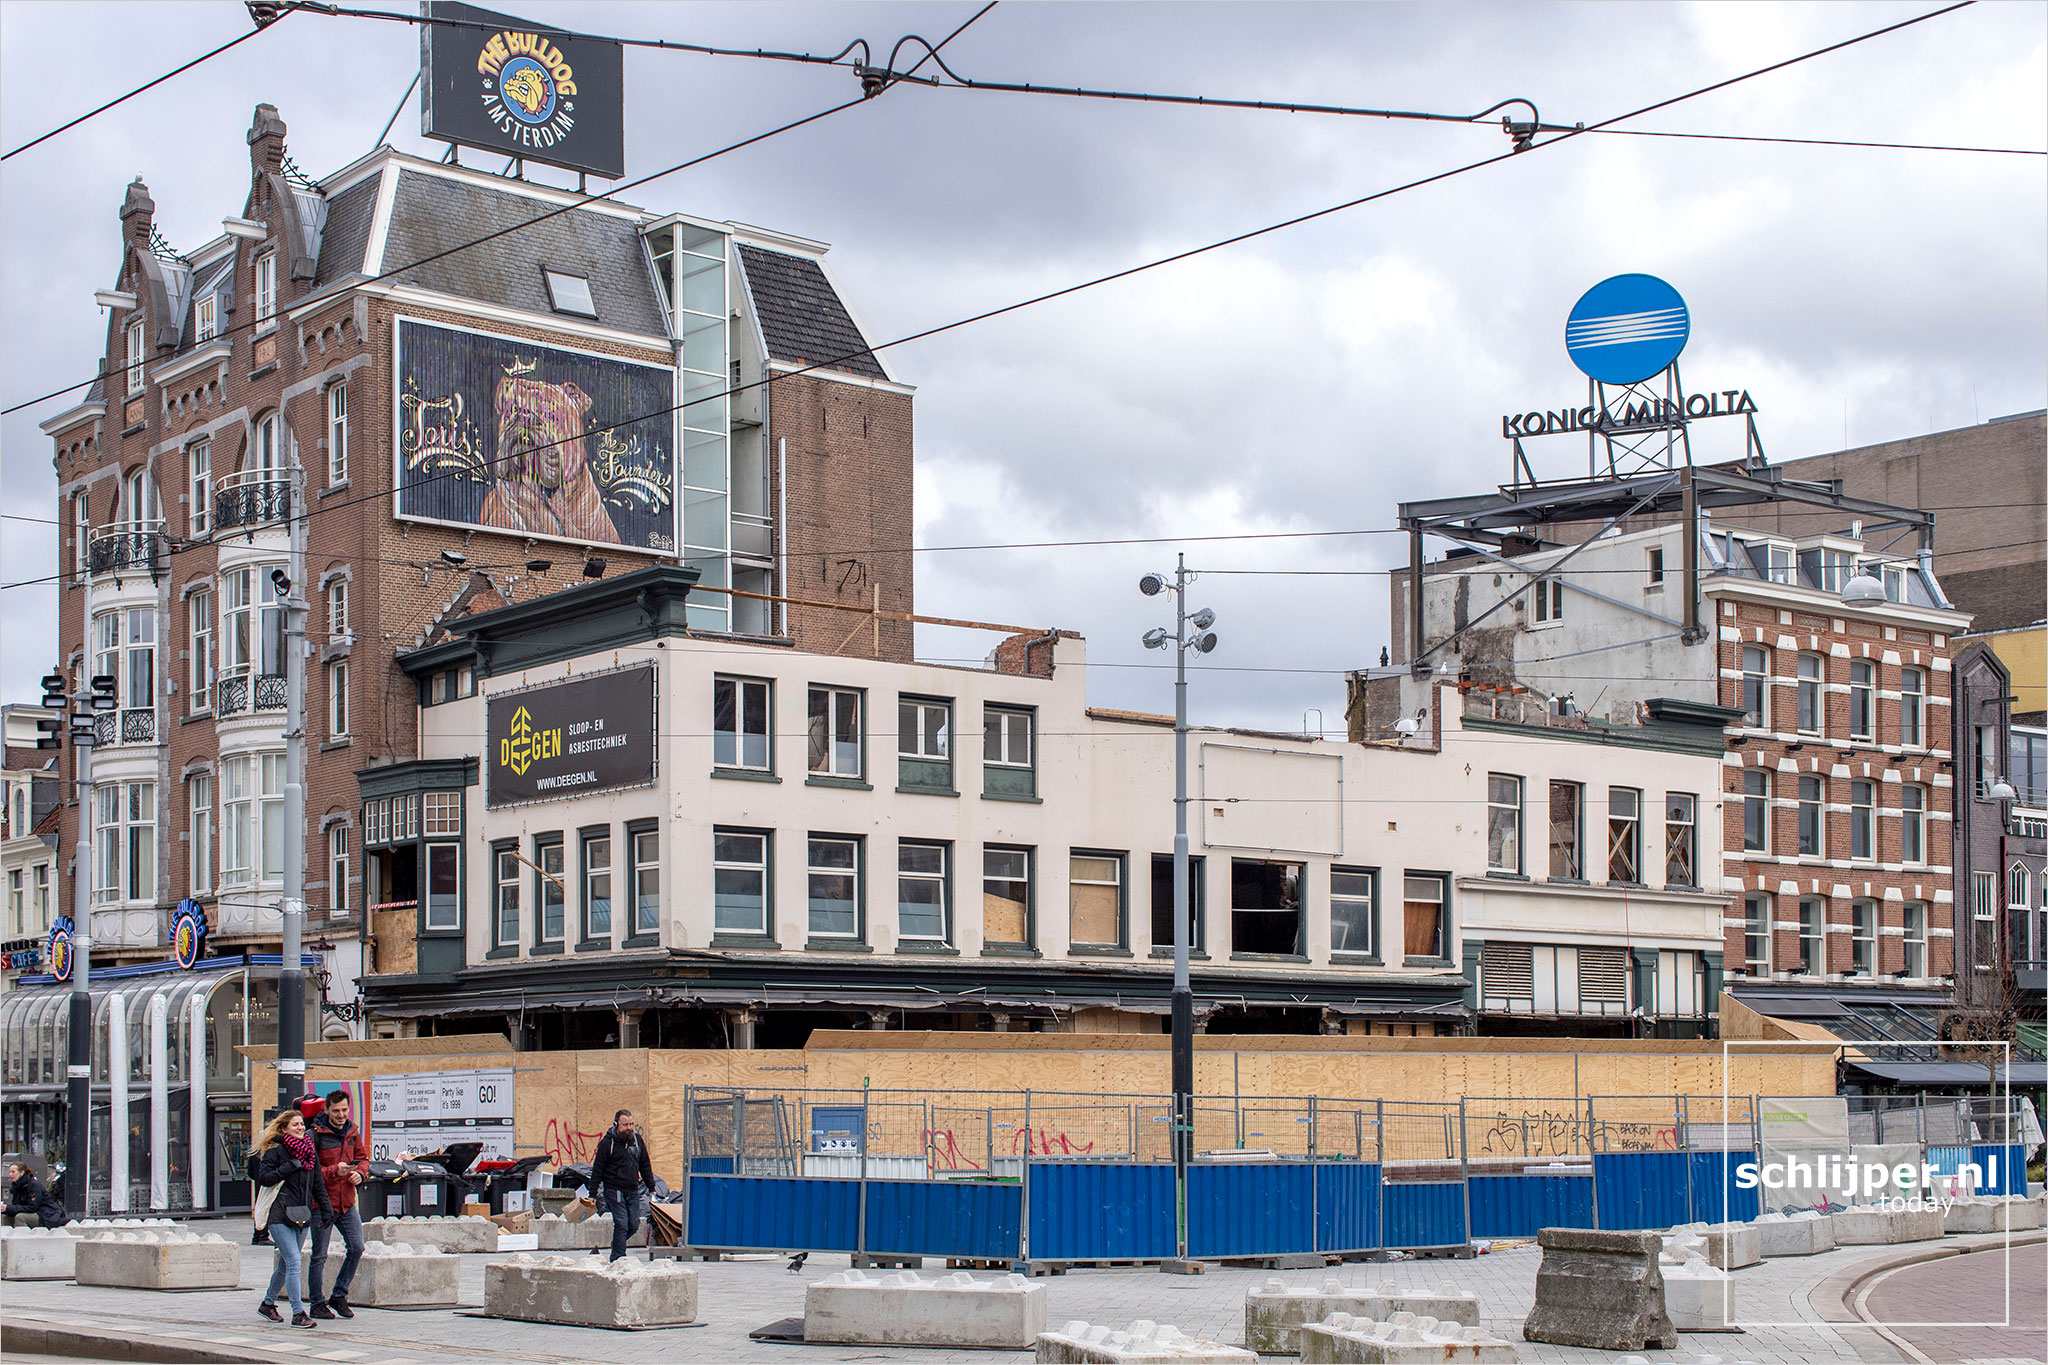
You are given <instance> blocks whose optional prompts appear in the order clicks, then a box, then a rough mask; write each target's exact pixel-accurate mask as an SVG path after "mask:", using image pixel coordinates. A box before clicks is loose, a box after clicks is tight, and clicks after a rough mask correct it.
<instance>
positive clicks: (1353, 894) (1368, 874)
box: [1330, 867, 1380, 957]
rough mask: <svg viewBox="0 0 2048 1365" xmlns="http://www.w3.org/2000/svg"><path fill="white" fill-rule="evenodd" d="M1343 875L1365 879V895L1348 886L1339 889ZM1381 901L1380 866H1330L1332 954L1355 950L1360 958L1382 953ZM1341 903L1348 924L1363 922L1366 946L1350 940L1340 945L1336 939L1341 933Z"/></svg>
mask: <svg viewBox="0 0 2048 1365" xmlns="http://www.w3.org/2000/svg"><path fill="white" fill-rule="evenodd" d="M1340 877H1358V878H1362V879H1364V881H1365V892H1364V894H1363V895H1360V894H1359V893H1358V892H1357V891H1356V890H1354V889H1351V888H1349V887H1347V888H1346V889H1345V890H1343V891H1339V890H1338V889H1337V888H1338V880H1337V879H1338V878H1340ZM1379 900H1380V874H1379V869H1378V868H1373V867H1332V868H1331V869H1330V951H1331V952H1332V953H1354V954H1357V955H1359V956H1361V957H1378V956H1379V947H1380V945H1379ZM1339 906H1343V907H1345V909H1346V911H1347V916H1346V924H1347V927H1348V926H1349V925H1351V924H1362V925H1363V930H1364V938H1365V943H1364V945H1363V946H1360V945H1358V944H1356V943H1349V942H1347V943H1345V944H1344V946H1342V947H1339V946H1338V944H1337V940H1338V938H1339V937H1340V935H1339V934H1338V932H1337V925H1338V917H1337V912H1338V907H1339Z"/></svg>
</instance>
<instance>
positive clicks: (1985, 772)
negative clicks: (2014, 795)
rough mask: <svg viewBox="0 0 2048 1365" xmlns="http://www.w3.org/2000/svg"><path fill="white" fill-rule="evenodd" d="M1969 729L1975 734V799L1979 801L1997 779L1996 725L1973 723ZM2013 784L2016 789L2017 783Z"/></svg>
mask: <svg viewBox="0 0 2048 1365" xmlns="http://www.w3.org/2000/svg"><path fill="white" fill-rule="evenodd" d="M1971 729H1972V730H1974V731H1975V732H1976V735H1977V799H1978V800H1980V801H1981V800H1984V799H1985V797H1986V795H1987V794H1988V793H1989V792H1990V790H1991V786H1992V784H1993V783H1995V782H1997V781H1998V727H1997V726H1996V725H1975V726H1972V727H1971ZM2013 786H2014V790H2018V786H2019V784H2018V783H2014V784H2013Z"/></svg>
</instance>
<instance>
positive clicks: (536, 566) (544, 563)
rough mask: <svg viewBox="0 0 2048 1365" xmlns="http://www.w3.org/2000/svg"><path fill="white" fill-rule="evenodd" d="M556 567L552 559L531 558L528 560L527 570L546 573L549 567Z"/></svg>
mask: <svg viewBox="0 0 2048 1365" xmlns="http://www.w3.org/2000/svg"><path fill="white" fill-rule="evenodd" d="M554 567H555V565H554V562H553V561H552V560H547V559H529V560H527V561H526V571H527V572H528V573H546V572H547V571H548V570H549V569H552V568H554Z"/></svg>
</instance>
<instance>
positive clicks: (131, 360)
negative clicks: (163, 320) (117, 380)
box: [121, 318, 149, 398]
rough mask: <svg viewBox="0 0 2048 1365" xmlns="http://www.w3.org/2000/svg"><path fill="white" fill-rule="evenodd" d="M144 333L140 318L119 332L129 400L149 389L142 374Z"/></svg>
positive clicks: (145, 358)
mask: <svg viewBox="0 0 2048 1365" xmlns="http://www.w3.org/2000/svg"><path fill="white" fill-rule="evenodd" d="M146 331H147V329H146V327H145V325H144V323H143V320H142V319H141V318H136V319H135V320H134V321H133V322H131V323H129V324H128V325H127V326H126V327H124V328H123V329H122V330H121V337H122V342H121V344H122V346H123V348H124V358H125V359H126V361H127V364H126V366H125V368H126V370H127V372H128V396H129V397H130V398H133V397H134V396H135V395H136V394H138V393H141V392H142V391H143V390H144V389H146V388H148V387H149V381H148V379H147V378H146V377H145V376H144V374H143V368H144V362H145V361H146V360H147V359H148V355H147V353H146V351H145V348H144V344H143V343H144V336H145V334H146Z"/></svg>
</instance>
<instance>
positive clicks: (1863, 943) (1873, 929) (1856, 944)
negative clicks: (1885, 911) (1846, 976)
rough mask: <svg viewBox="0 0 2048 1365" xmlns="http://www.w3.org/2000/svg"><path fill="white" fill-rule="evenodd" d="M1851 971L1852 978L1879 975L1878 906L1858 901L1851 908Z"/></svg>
mask: <svg viewBox="0 0 2048 1365" xmlns="http://www.w3.org/2000/svg"><path fill="white" fill-rule="evenodd" d="M1849 971H1850V974H1851V975H1852V976H1874V975H1875V974H1876V973H1877V905H1876V903H1875V902H1873V901H1857V902H1856V903H1855V904H1854V905H1851V906H1850V907H1849Z"/></svg>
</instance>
